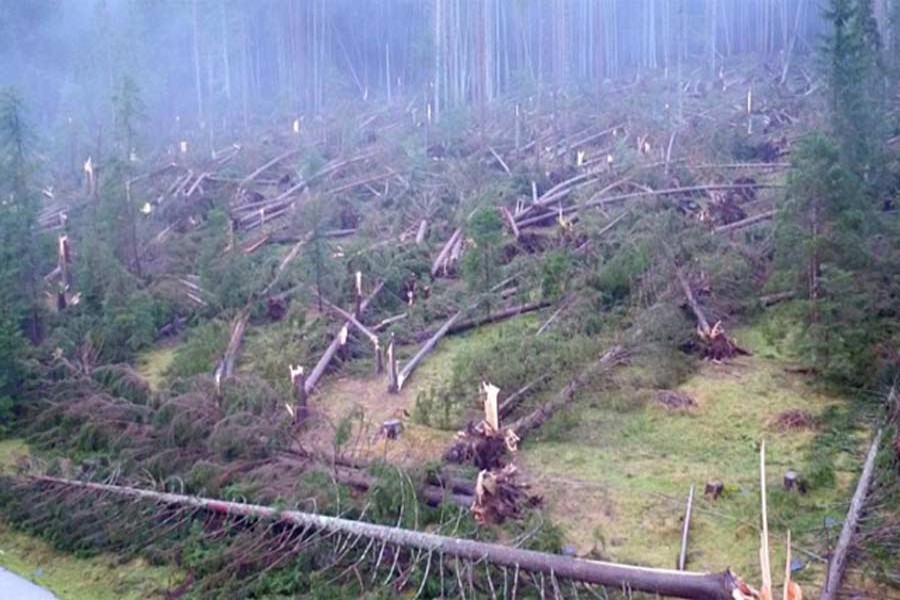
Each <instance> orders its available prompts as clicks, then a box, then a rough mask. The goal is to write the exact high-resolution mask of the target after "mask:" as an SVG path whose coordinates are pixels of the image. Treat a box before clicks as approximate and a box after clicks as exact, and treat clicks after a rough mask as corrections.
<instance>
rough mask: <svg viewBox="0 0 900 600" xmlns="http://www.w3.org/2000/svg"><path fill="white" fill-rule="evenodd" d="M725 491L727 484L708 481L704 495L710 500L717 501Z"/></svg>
mask: <svg viewBox="0 0 900 600" xmlns="http://www.w3.org/2000/svg"><path fill="white" fill-rule="evenodd" d="M724 491H725V484H724V483H722V482H721V481H716V480H713V481H707V482H706V489H705V490H704V492H703V493H704V495H706V497H707V498H709V499H710V500H716V499H717V498H718V497H719V496H721V495H722V492H724Z"/></svg>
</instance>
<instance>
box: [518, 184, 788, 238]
mask: <svg viewBox="0 0 900 600" xmlns="http://www.w3.org/2000/svg"><path fill="white" fill-rule="evenodd" d="M780 187H783V186H781V185H778V184H774V183H716V184H711V185H692V186H685V187H673V188H666V189H661V190H652V189H646V190H642V191H639V192H630V193H628V194H619V195H616V196H606V197H595V198H592V199H591V200H588V201H587V202H584V203H582V204H581V205H572V206H566V207H562V208H560V209H559V210H558V211H556V212H549V213H544V214H540V215H536V216H533V217H529V218H527V219H522V220H520V221H519V222H518V223H519V229H524V228H525V227H528V226H530V225H536V224H538V223H542V222H544V221H546V220H548V219H550V218H553V217H556V216H559V215H560V214H562V215H567V214H569V213H573V212H579V211H580V210H584V209H588V208H594V207H597V206H605V205H607V204H612V203H614V202H624V201H626V200H634V199H636V198H644V197H653V196H672V195H675V194H694V193H699V192H722V191H735V190H758V189H768V188H780Z"/></svg>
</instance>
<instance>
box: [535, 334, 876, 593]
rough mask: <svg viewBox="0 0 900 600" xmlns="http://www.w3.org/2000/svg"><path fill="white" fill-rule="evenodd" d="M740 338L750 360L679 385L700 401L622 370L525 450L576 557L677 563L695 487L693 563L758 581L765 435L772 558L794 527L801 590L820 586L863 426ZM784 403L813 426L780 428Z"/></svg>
mask: <svg viewBox="0 0 900 600" xmlns="http://www.w3.org/2000/svg"><path fill="white" fill-rule="evenodd" d="M737 337H738V339H740V340H741V343H742V344H744V345H745V346H746V347H748V348H751V349H752V350H753V351H754V354H753V356H749V357H741V358H739V359H735V360H733V361H730V362H729V363H727V364H715V363H712V362H704V363H702V364H701V365H700V367H699V368H698V369H697V370H696V371H695V372H694V373H693V374H692V375H691V376H690V377H689V378H688V379H687V381H685V382H684V383H683V384H682V385H680V386H678V388H677V390H678V391H680V392H684V393H686V394H688V395H689V396H690V397H692V398H693V399H694V402H695V405H694V406H691V407H688V408H682V409H669V408H666V407H664V406H662V405H661V404H660V403H659V402H657V401H656V391H655V390H653V389H652V388H648V387H647V386H646V381H647V377H646V374H645V373H642V372H641V370H640V369H638V368H635V367H630V366H626V367H624V368H621V369H620V370H619V371H617V372H616V374H615V375H614V376H613V379H614V381H613V382H612V385H611V387H609V388H607V389H606V390H605V391H603V392H601V393H597V394H589V398H587V399H586V400H583V401H581V402H580V403H579V404H577V405H576V406H575V407H573V408H572V410H570V411H568V412H567V413H565V414H563V415H559V416H558V417H557V418H556V419H555V420H554V421H551V422H549V423H548V424H547V426H546V427H545V428H544V430H543V431H542V436H541V438H540V439H539V440H536V443H531V444H527V445H525V446H524V447H523V450H522V457H521V459H520V462H521V463H522V465H523V470H524V471H525V472H526V473H527V476H528V479H529V480H530V481H531V482H532V483H533V485H534V488H535V491H536V492H537V493H540V494H542V495H543V496H544V498H545V502H546V505H547V507H548V509H549V513H550V514H551V515H552V517H553V518H554V520H555V521H557V522H558V523H559V524H561V525H562V526H563V527H564V530H565V535H566V538H567V540H568V541H569V543H571V544H573V545H575V547H576V549H577V551H578V553H579V554H583V553H586V552H589V551H592V550H593V551H594V552H597V553H599V554H600V555H601V556H603V557H605V558H609V559H612V560H616V561H622V562H626V563H636V564H644V565H649V566H655V567H663V568H673V567H674V566H675V564H676V560H677V557H678V553H679V550H680V543H681V531H682V522H683V515H684V510H685V503H686V499H687V496H688V491H689V488H690V486H691V485H692V484H693V485H695V486H696V492H695V504H694V513H693V519H692V522H691V530H690V542H689V553H688V568H689V569H691V570H698V571H704V570H714V571H719V570H722V569H724V568H725V567H726V566H731V568H732V569H734V570H735V572H737V573H739V574H741V575H742V576H744V577H746V578H749V579H750V580H758V573H759V567H758V535H759V534H758V531H759V448H758V444H759V441H760V440H763V439H764V440H765V441H766V456H767V474H768V477H767V483H768V492H769V493H768V499H769V523H770V531H771V533H770V535H771V544H772V549H773V558H772V564H773V565H778V564H783V563H784V537H785V535H786V532H787V530H788V529H790V530H791V532H792V537H793V540H794V542H793V547H794V556H795V557H796V558H800V559H801V560H802V561H803V563H804V564H805V565H806V566H805V568H803V569H802V570H801V571H800V572H799V573H797V574H796V579H797V580H798V581H799V582H801V583H802V584H803V586H804V590H807V589H809V588H810V587H813V586H815V585H818V584H820V583H821V581H822V578H823V577H824V562H823V561H822V560H821V559H817V558H815V557H813V556H812V555H811V554H808V553H809V552H812V554H816V555H819V556H821V555H823V554H824V553H825V552H826V551H827V548H828V547H829V545H830V544H833V543H834V542H835V541H836V539H837V536H838V533H839V529H840V523H841V522H842V520H843V518H844V515H845V514H846V509H847V506H848V504H849V499H850V496H851V495H852V491H853V486H854V484H855V479H856V477H857V471H858V468H859V465H860V464H861V461H862V456H863V455H864V453H865V447H866V443H867V440H868V432H867V431H865V430H864V429H860V428H859V427H858V425H857V424H856V422H855V420H854V419H853V415H852V414H851V412H852V409H851V403H850V399H848V398H842V397H840V396H836V395H832V394H830V393H827V392H824V391H822V390H821V389H820V387H819V386H818V385H817V384H816V382H815V381H814V379H813V378H812V377H811V376H809V375H805V374H801V373H797V372H795V371H794V370H792V368H791V363H790V361H789V360H788V359H787V358H786V357H784V356H782V355H781V354H779V353H778V351H777V350H776V349H775V348H774V347H773V346H772V345H770V344H768V343H767V342H766V340H765V337H764V336H763V335H762V334H761V332H760V331H758V330H757V329H744V330H739V331H737ZM791 409H802V410H804V411H806V412H808V413H809V414H810V415H811V416H812V417H813V418H814V420H815V422H816V425H815V426H814V427H812V428H799V429H789V430H784V429H782V428H779V427H776V426H775V425H774V424H773V421H774V420H775V418H776V417H777V416H778V415H779V414H782V413H784V412H785V411H788V410H791ZM788 470H794V471H796V472H798V473H800V474H801V476H802V477H805V478H810V479H812V478H816V477H818V480H816V481H813V482H811V485H810V490H809V492H808V493H806V494H804V495H800V494H797V493H789V492H786V491H784V489H783V488H782V485H781V481H782V477H783V475H784V473H785V472H786V471H788ZM817 473H818V474H819V475H817ZM821 473H825V474H824V475H822V474H821ZM828 473H833V478H832V477H831V476H830V475H828ZM551 474H554V475H551ZM555 474H565V475H555ZM709 480H719V481H722V482H723V483H724V484H725V492H724V494H723V495H722V496H721V497H720V498H718V499H717V500H709V499H707V498H705V497H704V494H703V491H704V485H705V483H706V482H707V481H709ZM726 561H730V565H729V564H727V563H726Z"/></svg>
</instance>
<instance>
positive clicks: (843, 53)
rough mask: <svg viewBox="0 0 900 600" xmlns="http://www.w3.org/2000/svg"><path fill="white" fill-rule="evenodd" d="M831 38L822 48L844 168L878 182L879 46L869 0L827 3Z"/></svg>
mask: <svg viewBox="0 0 900 600" xmlns="http://www.w3.org/2000/svg"><path fill="white" fill-rule="evenodd" d="M824 14H825V17H826V18H827V19H828V21H829V22H830V24H831V33H830V35H829V36H828V37H827V39H826V42H825V46H824V48H823V52H822V54H823V58H824V62H825V65H824V66H825V69H826V73H827V76H828V83H829V92H830V102H831V124H832V130H833V132H834V135H835V138H836V139H837V141H838V143H839V144H840V146H841V154H842V156H843V160H844V163H845V165H846V166H847V167H848V168H850V169H851V170H853V171H854V172H855V173H857V174H858V175H860V176H861V177H862V178H863V179H864V180H866V181H868V182H873V181H875V180H876V179H878V178H879V173H878V171H879V170H880V169H879V164H880V162H881V161H880V160H879V154H880V151H879V149H880V147H881V143H880V142H879V141H878V140H879V137H880V136H879V134H878V127H879V124H880V122H881V119H880V116H881V115H882V114H883V112H882V111H881V110H880V109H881V102H880V101H879V98H880V82H881V80H882V78H881V64H882V62H881V41H880V36H879V34H878V26H877V23H876V22H875V17H874V15H873V13H872V0H831V1H830V3H829V5H828V8H827V9H826V11H825V13H824Z"/></svg>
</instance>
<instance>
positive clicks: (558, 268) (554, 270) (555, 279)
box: [539, 250, 572, 301]
mask: <svg viewBox="0 0 900 600" xmlns="http://www.w3.org/2000/svg"><path fill="white" fill-rule="evenodd" d="M539 268H540V271H541V297H542V298H544V299H545V300H549V301H555V300H558V299H560V298H561V297H562V296H563V295H565V293H566V291H568V287H569V280H570V272H571V269H572V259H571V257H570V256H569V255H568V254H567V253H566V251H565V250H554V251H551V252H549V253H548V254H547V256H546V258H545V259H544V260H542V261H541V264H540V267H539Z"/></svg>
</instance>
